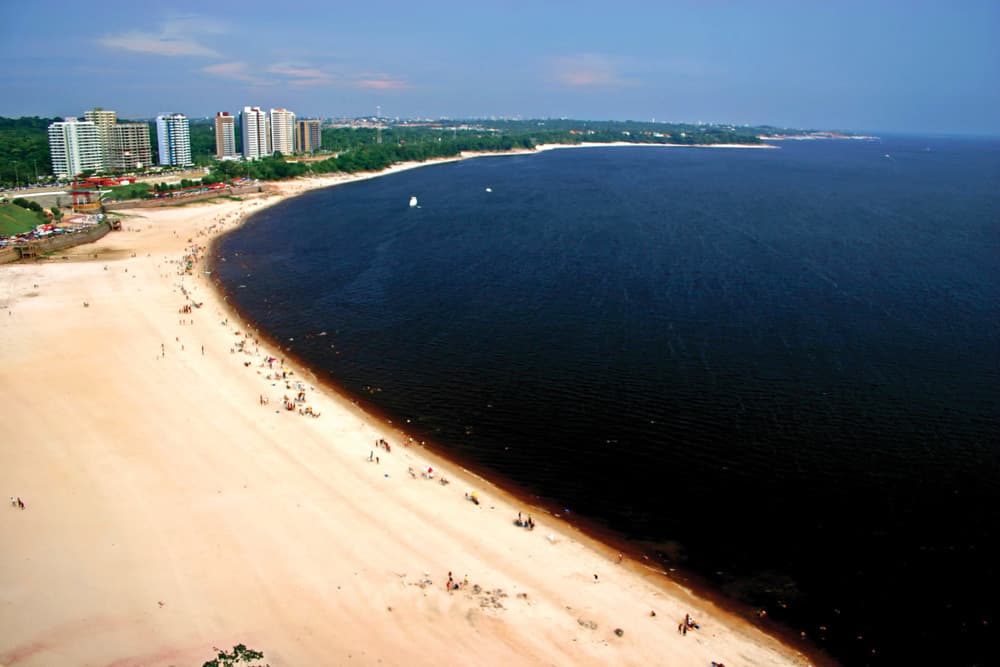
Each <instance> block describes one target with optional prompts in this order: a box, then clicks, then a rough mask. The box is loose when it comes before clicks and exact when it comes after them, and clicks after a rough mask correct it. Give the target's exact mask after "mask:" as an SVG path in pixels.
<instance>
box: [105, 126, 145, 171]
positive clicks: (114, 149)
mask: <svg viewBox="0 0 1000 667" xmlns="http://www.w3.org/2000/svg"><path fill="white" fill-rule="evenodd" d="M152 164H153V149H152V148H151V146H150V144H149V125H148V124H146V123H118V124H116V125H115V127H114V131H113V133H112V138H111V164H110V165H109V166H108V168H109V169H112V170H114V171H133V170H137V169H145V168H147V167H149V166H151V165H152Z"/></svg>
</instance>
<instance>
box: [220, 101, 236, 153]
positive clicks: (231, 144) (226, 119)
mask: <svg viewBox="0 0 1000 667" xmlns="http://www.w3.org/2000/svg"><path fill="white" fill-rule="evenodd" d="M235 126H236V118H235V117H233V116H230V115H229V112H228V111H220V112H218V113H217V114H215V157H217V158H219V159H220V160H232V159H233V158H235V157H236V128H235Z"/></svg>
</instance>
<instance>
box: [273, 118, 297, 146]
mask: <svg viewBox="0 0 1000 667" xmlns="http://www.w3.org/2000/svg"><path fill="white" fill-rule="evenodd" d="M271 150H272V152H274V153H281V154H282V155H291V154H292V153H294V152H295V114H294V113H292V112H291V111H289V110H288V109H271Z"/></svg>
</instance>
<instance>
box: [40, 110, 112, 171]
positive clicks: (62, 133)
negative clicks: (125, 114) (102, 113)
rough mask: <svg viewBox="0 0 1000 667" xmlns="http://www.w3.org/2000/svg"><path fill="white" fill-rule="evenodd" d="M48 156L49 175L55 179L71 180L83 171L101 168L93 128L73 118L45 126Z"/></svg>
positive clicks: (89, 124) (94, 126)
mask: <svg viewBox="0 0 1000 667" xmlns="http://www.w3.org/2000/svg"><path fill="white" fill-rule="evenodd" d="M49 154H50V155H51V156H52V173H53V174H55V175H56V176H57V177H58V178H72V177H74V176H76V175H77V174H79V173H82V172H84V171H99V170H100V168H101V142H100V139H99V137H98V132H97V126H96V125H94V123H92V122H90V121H80V120H77V119H76V118H66V119H65V120H62V121H59V122H56V123H52V124H51V125H49Z"/></svg>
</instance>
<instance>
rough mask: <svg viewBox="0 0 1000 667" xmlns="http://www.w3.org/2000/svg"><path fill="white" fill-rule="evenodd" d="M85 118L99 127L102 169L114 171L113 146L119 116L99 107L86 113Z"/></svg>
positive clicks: (98, 135)
mask: <svg viewBox="0 0 1000 667" xmlns="http://www.w3.org/2000/svg"><path fill="white" fill-rule="evenodd" d="M83 117H84V118H86V119H87V120H89V121H90V122H91V123H93V124H94V125H96V126H97V140H98V142H100V145H101V168H102V169H112V166H111V162H112V157H111V150H112V147H111V144H112V143H113V142H114V132H115V124H116V123H117V122H118V114H117V113H116V112H114V111H111V110H110V109H102V108H100V107H97V108H96V109H91V110H90V111H85V112H84V114H83Z"/></svg>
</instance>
